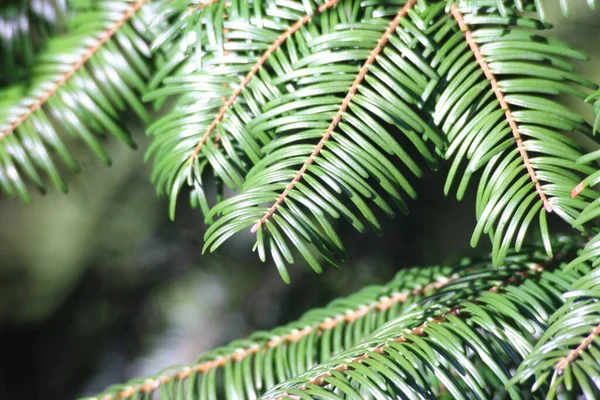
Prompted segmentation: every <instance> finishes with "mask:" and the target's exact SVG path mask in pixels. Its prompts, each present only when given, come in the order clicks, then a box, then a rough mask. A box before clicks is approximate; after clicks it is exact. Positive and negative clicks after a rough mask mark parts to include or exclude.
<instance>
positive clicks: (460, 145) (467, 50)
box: [150, 2, 598, 280]
mask: <svg viewBox="0 0 600 400" xmlns="http://www.w3.org/2000/svg"><path fill="white" fill-rule="evenodd" d="M219 4H220V3H211V4H210V5H208V6H206V7H205V8H203V9H202V11H201V12H203V13H207V15H211V16H212V15H213V13H214V12H218V10H217V11H215V9H218V7H219ZM286 4H288V3H286ZM324 4H326V5H327V7H325V8H323V9H322V11H320V12H319V10H316V9H317V6H316V5H313V6H311V8H312V9H313V10H316V11H313V13H314V15H313V17H312V18H311V19H310V20H306V19H303V17H300V16H297V17H296V23H295V24H289V26H290V28H289V30H288V31H286V34H285V35H284V37H283V38H280V39H277V36H276V35H275V34H273V32H272V29H269V28H268V27H267V26H268V25H267V21H266V20H265V19H262V20H257V19H253V20H251V21H250V24H251V26H252V32H253V34H252V35H249V34H248V29H250V27H247V25H248V21H245V22H239V23H238V22H237V20H235V23H232V24H231V25H228V24H227V22H224V23H223V26H224V27H226V28H225V29H226V30H227V32H226V33H223V34H224V38H225V40H223V41H221V42H218V41H217V42H215V43H216V44H212V43H210V41H209V40H208V35H207V38H206V39H204V37H201V40H206V43H204V44H202V43H200V44H199V43H195V45H196V46H198V47H201V48H205V47H206V48H211V46H216V50H215V51H216V52H217V55H214V54H213V55H211V56H212V57H217V58H218V57H220V54H221V53H223V52H224V51H226V50H224V49H227V48H228V43H231V44H230V47H229V48H230V49H231V50H232V51H237V50H239V49H245V50H246V51H247V52H248V53H250V54H253V55H254V57H248V58H244V59H243V61H244V62H246V66H245V67H244V68H243V69H242V70H241V71H240V72H239V77H238V78H234V77H233V76H234V73H235V72H236V70H229V69H226V68H215V69H214V71H216V72H213V70H212V69H211V68H212V67H210V66H206V67H205V68H206V70H205V71H202V72H196V73H192V74H187V75H185V76H181V77H173V78H168V79H166V80H165V82H166V84H165V86H164V87H162V88H160V89H158V90H157V91H155V92H154V95H152V96H151V97H150V98H151V99H156V98H160V97H161V96H165V95H168V94H172V93H182V92H185V94H184V95H183V96H182V97H180V98H179V100H178V101H179V102H181V103H179V104H178V106H176V107H175V109H174V111H172V112H171V113H169V114H167V115H166V116H165V117H163V119H161V120H160V121H159V122H157V124H156V125H154V126H153V127H151V128H150V133H151V134H154V135H156V136H157V139H158V140H155V142H154V144H153V147H152V149H151V150H150V152H151V153H150V154H152V155H154V157H155V159H156V160H155V165H156V169H155V178H156V179H157V181H158V183H159V190H161V191H162V190H165V191H166V192H168V193H170V195H171V205H172V208H171V209H172V210H173V209H174V205H175V201H176V197H177V195H178V193H179V191H180V189H181V187H182V186H183V185H184V183H185V182H187V183H188V184H190V185H192V186H193V190H192V200H193V203H194V204H200V205H201V206H202V209H203V213H204V214H205V218H206V221H207V222H208V223H211V226H210V227H209V229H208V231H207V233H206V236H205V246H204V250H209V251H214V250H215V249H216V248H218V247H219V246H220V245H221V244H222V243H223V242H225V241H226V240H227V239H228V238H230V237H231V236H233V235H234V234H236V233H238V232H240V231H243V230H246V229H249V230H251V231H252V232H253V233H255V234H256V244H255V248H256V249H257V252H258V254H259V256H260V258H261V259H262V260H266V258H267V256H269V255H270V258H272V260H273V261H274V262H275V264H276V265H277V267H278V269H279V271H280V273H281V275H282V277H283V278H284V280H287V279H288V278H287V276H288V273H287V270H286V264H288V263H293V262H294V250H296V251H297V252H298V253H300V254H301V255H302V257H303V258H304V259H305V260H306V261H307V262H308V263H309V264H310V265H311V267H312V268H313V269H314V270H315V271H317V272H320V271H321V270H322V266H321V261H322V259H324V260H325V261H326V262H327V263H330V264H332V265H334V266H337V265H339V263H340V261H344V260H345V259H346V255H345V250H344V247H343V245H342V243H341V241H340V240H339V238H338V236H337V233H336V231H335V229H334V227H333V225H332V224H331V222H330V220H331V219H338V218H340V217H343V218H344V219H345V220H347V221H349V222H350V224H352V225H353V226H354V227H355V228H356V229H357V230H358V231H360V232H364V231H365V230H366V229H367V227H368V228H370V229H371V230H374V231H375V232H380V223H379V220H378V217H377V213H378V212H383V213H384V214H387V215H389V216H391V217H393V216H394V214H395V210H394V207H393V206H392V205H390V203H394V204H395V205H396V207H395V208H397V209H399V210H400V211H402V212H406V211H407V209H408V206H407V201H406V199H407V198H415V197H416V196H417V193H416V192H415V191H414V189H413V186H412V184H411V177H410V176H411V175H412V176H417V177H418V176H421V174H422V168H423V167H425V166H429V167H433V168H436V165H437V163H438V162H439V158H440V157H439V156H440V155H442V154H443V158H446V159H448V160H449V161H451V163H452V164H451V165H452V166H451V169H450V174H449V176H448V179H447V184H446V188H445V191H446V193H448V192H449V191H450V188H451V186H452V183H453V182H454V181H459V184H458V190H457V197H458V198H459V199H460V198H462V197H463V195H464V192H465V190H466V189H467V187H468V183H469V182H470V180H471V179H472V177H473V176H475V177H477V178H478V179H479V185H478V196H477V204H476V216H477V220H478V223H477V227H476V229H475V232H474V234H473V239H472V245H473V246H475V245H477V243H478V242H479V239H480V237H481V235H484V234H485V235H488V236H490V238H491V240H492V243H493V249H494V251H493V259H494V262H495V263H496V264H500V263H502V259H503V257H504V255H505V254H506V253H507V251H508V250H509V249H510V248H511V246H513V245H514V246H515V248H516V249H517V250H518V249H519V248H520V247H521V245H522V243H523V241H524V240H525V238H526V235H527V232H528V230H529V227H530V226H531V224H532V223H533V222H535V225H536V226H539V228H540V231H541V235H542V237H543V238H544V241H545V243H546V244H549V240H548V237H549V232H548V228H547V214H548V213H550V212H552V213H553V214H556V215H558V216H559V217H561V218H562V219H563V220H565V221H566V222H568V223H569V224H574V223H575V220H576V218H577V217H578V215H579V213H580V212H581V211H582V210H583V209H585V208H586V206H587V205H588V204H589V201H590V200H591V199H594V198H596V197H597V196H598V195H597V193H596V192H595V191H593V190H586V191H583V192H582V193H581V197H580V198H577V199H572V198H571V190H572V189H573V188H574V187H575V186H576V185H577V184H578V183H579V182H580V181H581V180H582V179H583V178H584V177H585V176H586V175H589V174H592V173H593V172H594V170H595V169H594V168H593V167H592V166H591V165H590V163H591V161H592V160H590V159H586V158H585V156H586V155H585V152H584V151H583V150H582V148H581V147H580V146H579V145H578V144H577V142H576V141H575V140H572V139H570V138H569V137H568V136H566V135H565V132H571V133H572V134H574V135H575V136H577V135H580V136H581V135H583V136H591V128H590V127H589V126H588V125H587V124H586V123H585V121H584V118H583V117H582V116H581V115H579V114H578V113H577V112H575V111H574V110H573V109H570V108H568V107H566V106H564V105H562V104H561V103H560V102H559V100H560V99H561V98H562V97H564V96H566V95H571V96H575V97H579V98H580V99H581V100H582V101H583V100H585V98H586V97H587V96H588V94H587V93H586V89H596V88H597V86H596V85H595V84H593V83H591V82H589V81H588V80H586V79H585V78H582V77H580V76H578V75H576V74H574V73H573V72H572V71H573V69H574V66H573V64H572V63H571V61H570V60H582V59H585V58H586V56H585V55H584V54H582V53H581V52H579V51H576V50H573V49H571V48H569V46H567V45H566V44H564V43H562V42H560V41H557V40H553V39H546V38H544V37H542V36H540V35H538V34H536V33H535V32H532V30H546V29H547V28H548V27H547V26H546V25H545V24H543V23H541V22H539V21H536V20H535V19H532V18H530V17H525V16H521V15H520V13H519V11H518V8H520V7H514V8H513V7H509V6H506V7H504V8H503V9H501V10H499V11H495V10H494V9H493V8H486V9H483V8H479V9H477V10H476V12H473V9H472V5H471V4H469V3H465V4H463V5H461V6H459V7H456V8H455V9H454V11H453V12H452V13H448V12H447V11H448V7H445V5H444V4H442V3H433V4H431V5H428V4H426V3H417V4H414V5H413V3H412V2H411V3H407V4H405V6H404V7H401V8H400V10H401V11H400V13H399V14H397V13H398V10H399V9H398V8H397V6H394V7H391V6H389V5H387V4H385V3H383V4H382V5H380V6H378V7H379V8H377V7H373V5H372V4H371V3H364V4H363V3H360V2H352V3H351V4H349V5H348V7H340V6H339V5H338V4H333V5H330V3H324ZM461 4H462V3H461ZM494 4H496V3H495V2H491V3H489V6H490V7H493V5H494ZM479 5H480V6H483V5H484V3H481V4H479ZM272 10H274V11H272ZM351 10H352V12H351ZM407 10H410V12H406V11H407ZM269 13H272V14H273V15H275V16H278V15H279V14H280V13H281V11H280V10H279V9H272V8H270V7H266V8H265V12H264V15H267V16H268V15H269ZM233 14H238V13H237V12H233ZM503 15H506V17H505V16H503ZM395 16H397V17H396V18H395V19H394V17H395ZM265 18H266V17H265ZM201 21H202V23H200V22H198V23H197V25H198V26H200V28H198V29H199V30H200V31H201V32H207V31H208V32H211V31H210V30H209V29H208V26H210V25H217V26H220V22H218V23H217V22H215V23H210V22H206V23H204V21H210V19H207V20H204V19H202V20H201ZM218 21H220V20H218ZM338 21H339V22H338ZM280 29H281V30H284V28H280ZM386 29H387V30H386ZM267 32H268V33H269V34H272V36H269V35H268V34H267ZM502 32H505V34H502V35H501V33H502ZM216 37H220V35H216ZM246 37H253V38H257V39H254V40H255V41H257V40H258V38H260V39H261V40H263V41H264V42H268V43H274V45H277V49H276V50H272V49H273V46H274V45H271V46H269V47H267V44H263V45H262V46H258V45H257V43H255V42H254V41H246V42H245V43H243V44H239V45H238V44H237V43H236V42H235V39H237V38H246ZM315 37H318V38H315ZM228 38H231V39H230V41H229V42H228V40H227V39H228ZM218 43H222V46H219V45H218ZM198 47H197V48H198ZM265 48H267V50H266V51H264V49H265ZM261 53H262V54H263V55H262V56H261V57H260V58H258V55H259V54H261ZM211 56H208V55H207V56H206V57H203V59H204V58H207V59H209V60H211V59H212V58H209V57H211ZM228 57H230V56H228ZM257 58H258V61H256V63H255V64H254V65H253V64H252V63H253V62H255V60H256V59H257ZM219 59H220V58H219ZM349 59H350V60H349ZM371 64H372V65H371ZM237 66H238V64H236V67H237ZM202 68H204V67H202ZM252 68H260V69H259V70H258V71H260V73H261V74H262V75H261V77H260V79H258V78H259V77H258V76H256V74H254V75H253V72H252V71H254V70H253V69H252ZM248 70H250V71H251V72H250V73H249V74H247V71H248ZM271 71H272V72H271ZM221 74H228V77H227V78H223V77H222V76H221ZM274 74H276V75H277V78H273V77H272V76H273V75H274ZM236 79H239V80H238V82H241V83H236ZM232 85H233V86H232ZM253 85H256V86H253ZM228 87H229V89H228ZM207 92H210V93H211V94H210V95H208V94H207ZM286 92H288V93H287V94H286ZM191 93H194V94H191ZM200 98H202V99H204V100H205V101H207V102H209V103H210V105H208V104H206V105H204V106H201V104H203V103H202V101H200ZM222 98H223V99H224V98H227V100H226V101H225V100H222ZM223 101H225V105H224V106H223ZM582 104H583V105H585V104H584V103H582ZM200 109H202V111H201V112H200V111H199V110H200ZM183 124H185V125H183ZM219 144H220V145H219ZM258 144H261V146H258ZM200 154H203V156H202V157H201V156H200ZM196 155H198V157H196ZM211 160H212V161H211ZM577 160H580V162H578V163H576V162H575V161H577ZM581 160H584V161H585V162H584V161H581ZM248 165H253V166H252V167H251V168H250V169H249V170H248V171H247V167H248ZM462 165H464V166H465V167H464V169H463V168H462V167H461V166H462ZM209 166H211V167H212V169H213V171H214V173H215V175H216V176H217V180H218V181H222V182H224V183H225V185H226V186H228V187H229V188H230V189H236V188H240V191H239V194H236V195H234V196H232V197H231V198H229V199H226V200H224V201H220V202H219V203H217V204H216V205H215V206H214V207H213V208H212V209H211V210H210V211H208V208H209V205H208V202H207V201H206V189H205V185H204V184H203V173H204V171H205V170H206V168H207V167H209ZM461 170H462V172H459V171H461ZM246 171H247V172H246ZM204 180H206V179H204ZM347 203H351V205H350V206H348V205H347ZM214 219H216V221H215V222H213V220H214ZM547 251H548V253H549V254H551V251H552V250H551V248H550V247H549V246H548V247H547Z"/></svg>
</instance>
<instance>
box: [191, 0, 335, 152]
mask: <svg viewBox="0 0 600 400" xmlns="http://www.w3.org/2000/svg"><path fill="white" fill-rule="evenodd" d="M338 1H339V0H327V1H326V2H325V3H323V4H321V5H320V6H319V8H317V11H316V12H317V13H322V12H324V11H325V10H328V9H330V8H331V7H334V6H335V5H336V4H337V3H338ZM311 18H312V14H306V15H304V16H303V17H302V18H301V19H299V20H298V21H296V22H295V23H294V25H292V26H290V27H289V28H288V29H287V30H286V31H285V32H283V33H282V34H281V36H279V38H277V40H276V41H275V42H273V43H272V44H271V45H270V46H269V48H268V49H267V50H266V51H265V52H264V53H263V55H262V56H261V57H260V59H259V60H258V61H257V62H256V63H255V64H254V65H253V66H252V68H250V71H249V72H248V73H247V74H246V76H245V77H244V79H243V80H242V82H241V83H240V85H239V86H238V88H237V89H236V90H235V91H234V92H233V94H232V95H231V96H230V97H229V99H227V101H226V102H225V104H224V105H223V106H222V107H221V108H220V109H219V112H218V113H217V115H216V116H215V119H214V120H213V121H212V123H211V124H210V125H209V127H208V129H206V131H205V132H204V134H203V135H202V137H201V138H200V140H199V142H198V144H197V145H196V147H195V148H194V151H193V152H192V154H191V156H190V162H192V161H193V160H195V159H197V158H198V155H199V154H200V151H201V150H202V146H203V145H204V143H205V142H206V141H207V140H208V138H209V137H210V135H211V133H212V132H213V131H214V130H215V128H216V127H217V125H219V124H220V123H221V121H222V120H223V117H224V116H225V113H226V112H227V111H228V110H229V108H230V107H231V106H232V105H233V103H234V102H235V101H236V99H237V98H238V97H239V96H240V94H241V93H242V91H243V90H244V89H245V88H246V86H248V84H249V83H250V81H251V80H252V78H253V77H254V75H256V73H257V72H258V71H259V70H260V68H261V67H262V66H263V65H264V64H265V63H266V62H267V60H268V59H269V57H270V56H271V54H273V52H275V50H277V49H278V48H279V47H281V45H282V44H283V43H284V42H285V41H286V40H287V39H289V38H290V37H291V36H292V35H293V34H294V33H296V32H297V31H298V30H299V29H300V28H301V27H302V26H303V25H305V24H307V23H308V22H309V21H310V20H311Z"/></svg>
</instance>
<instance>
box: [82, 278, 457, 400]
mask: <svg viewBox="0 0 600 400" xmlns="http://www.w3.org/2000/svg"><path fill="white" fill-rule="evenodd" d="M456 278H458V276H457V275H451V276H449V277H443V278H440V279H438V280H437V281H434V282H431V283H428V284H427V285H425V286H423V287H421V288H415V289H413V290H411V291H406V292H400V293H394V294H393V295H391V296H389V297H388V296H384V297H382V298H380V299H379V301H377V302H375V303H372V304H370V305H368V306H367V305H362V306H360V307H358V308H356V309H354V310H348V311H347V312H346V313H345V314H343V315H338V316H337V317H335V318H326V319H324V320H323V321H322V322H320V323H318V324H314V325H309V326H306V327H305V328H303V329H301V330H294V331H292V332H290V333H288V334H285V335H280V336H275V337H273V338H271V339H270V340H269V341H267V342H266V343H264V344H263V345H260V344H258V343H256V344H253V345H252V346H249V347H245V348H239V349H236V350H235V351H234V352H233V353H232V354H230V355H226V356H222V357H218V358H216V359H214V360H210V361H205V362H202V363H198V364H196V365H192V366H186V367H183V368H182V369H180V370H178V371H174V372H172V373H170V374H169V375H163V376H161V377H159V378H156V379H148V380H146V381H145V382H143V383H140V384H136V385H131V386H128V387H127V388H125V389H123V390H121V391H120V392H118V393H116V394H108V395H106V396H103V397H100V398H96V399H90V400H122V399H127V398H130V397H132V396H134V395H135V394H136V393H150V392H152V391H154V390H156V389H158V388H159V387H160V386H162V385H166V384H167V383H169V382H171V381H172V380H182V379H186V378H189V377H190V376H191V375H192V374H205V373H207V372H208V371H211V370H213V369H216V368H222V367H224V366H225V364H226V363H227V362H229V361H231V360H232V361H234V362H240V361H242V360H243V359H245V358H246V357H249V356H252V355H254V354H256V353H258V352H259V351H260V350H262V351H266V350H268V349H271V348H273V347H277V346H279V345H280V344H281V343H293V342H297V341H299V340H301V339H303V338H304V337H306V336H308V335H309V334H311V333H313V332H315V331H316V332H317V334H322V333H323V332H325V331H328V330H331V329H334V328H335V327H336V326H338V325H339V324H341V323H347V324H350V323H352V322H354V321H356V320H357V319H358V318H361V317H363V316H365V315H367V314H368V313H369V312H371V311H373V310H377V311H384V310H387V309H389V308H390V307H392V306H393V305H394V304H402V303H405V302H406V301H407V300H408V298H409V297H410V296H415V297H416V296H422V295H425V294H427V293H429V292H430V291H432V290H433V291H437V290H440V289H441V288H443V287H444V286H446V285H447V284H448V283H450V282H452V281H453V280H455V279H456Z"/></svg>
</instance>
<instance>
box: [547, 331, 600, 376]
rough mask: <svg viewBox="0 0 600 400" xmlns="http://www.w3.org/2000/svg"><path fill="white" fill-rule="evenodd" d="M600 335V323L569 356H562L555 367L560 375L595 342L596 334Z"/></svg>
mask: <svg viewBox="0 0 600 400" xmlns="http://www.w3.org/2000/svg"><path fill="white" fill-rule="evenodd" d="M598 335H600V324H599V325H598V326H596V327H595V328H594V330H593V331H592V332H591V333H590V334H589V335H588V336H586V338H585V339H584V340H583V342H581V344H580V345H579V346H577V347H576V348H575V349H573V350H572V351H571V352H570V353H569V355H568V356H566V357H564V358H562V359H561V360H560V361H559V362H557V363H556V364H555V365H554V369H555V370H556V372H557V373H558V375H562V374H563V372H564V371H565V368H567V367H568V366H569V365H570V364H571V363H573V362H574V361H575V360H577V359H578V358H579V357H580V356H581V353H582V352H584V351H585V350H586V349H587V348H588V347H590V345H591V344H592V343H593V342H594V339H595V338H596V336H598Z"/></svg>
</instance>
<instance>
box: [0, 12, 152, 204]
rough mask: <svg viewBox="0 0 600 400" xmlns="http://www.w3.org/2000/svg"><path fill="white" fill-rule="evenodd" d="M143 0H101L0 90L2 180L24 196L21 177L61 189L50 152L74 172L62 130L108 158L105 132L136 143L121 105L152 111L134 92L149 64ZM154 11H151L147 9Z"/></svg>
mask: <svg viewBox="0 0 600 400" xmlns="http://www.w3.org/2000/svg"><path fill="white" fill-rule="evenodd" d="M141 4H142V2H141V1H131V2H129V1H127V2H123V1H109V0H106V1H100V2H96V3H93V6H90V7H89V8H88V9H87V11H86V12H83V13H80V14H78V15H77V16H76V17H75V18H74V19H73V20H71V21H70V22H69V27H70V30H69V35H68V36H64V37H55V38H52V39H50V40H49V41H48V42H47V43H46V45H45V46H44V49H43V51H42V52H41V53H40V54H38V55H37V56H36V62H35V65H34V66H33V67H32V72H31V74H32V77H31V79H30V82H29V84H28V85H26V86H17V87H10V88H8V89H5V90H4V91H3V92H2V95H1V96H0V187H1V188H2V190H3V191H4V192H5V193H7V194H8V195H11V196H12V195H19V196H20V197H21V198H23V199H24V200H25V201H29V199H30V194H29V193H28V189H27V187H26V185H25V179H27V180H29V181H31V182H33V183H34V184H35V185H36V186H37V187H38V188H39V189H41V190H45V183H44V179H43V178H42V176H41V175H40V172H43V173H44V174H46V175H47V176H48V177H49V179H50V180H51V181H52V183H53V185H54V186H55V187H56V188H57V189H59V190H61V191H66V190H67V187H66V184H65V182H64V181H63V178H62V177H61V173H60V168H59V167H58V166H57V165H56V162H55V159H58V160H60V161H61V162H62V163H63V164H64V166H66V167H67V168H68V169H70V170H73V171H77V170H78V168H79V167H78V164H77V162H76V161H75V159H74V158H73V157H72V156H71V154H70V152H69V150H68V149H67V145H66V144H65V142H64V140H63V139H61V136H64V135H65V134H66V136H68V137H73V138H78V139H80V140H82V141H83V142H85V143H86V144H87V145H88V146H89V147H90V148H91V149H92V150H93V151H94V152H95V153H96V154H97V155H98V157H99V158H100V159H101V160H102V161H104V162H105V163H110V159H109V157H108V155H107V154H106V152H105V151H104V149H103V148H102V145H101V143H100V138H101V137H102V136H104V135H105V134H106V133H107V132H109V133H111V134H113V135H115V136H116V137H118V138H119V139H120V140H122V141H123V142H125V143H126V144H128V145H129V146H134V142H133V140H132V138H131V137H130V135H129V133H128V132H127V131H126V129H124V127H122V126H120V124H119V122H118V121H119V116H120V115H121V112H122V111H123V110H124V109H125V108H126V107H128V108H130V109H132V110H133V111H135V112H136V113H137V114H138V115H139V116H140V117H141V118H142V119H144V120H147V119H148V118H149V117H148V115H147V112H146V110H145V108H144V106H143V105H142V103H141V101H140V99H139V94H140V93H144V92H145V90H146V79H147V78H148V77H149V75H150V72H151V69H150V65H149V62H148V57H149V56H150V50H149V48H148V46H147V44H146V37H145V35H146V34H147V32H146V29H147V24H148V22H149V21H147V20H145V19H144V16H143V15H142V13H138V12H137V11H138V9H139V7H140V5H141ZM146 18H151V15H146Z"/></svg>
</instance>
